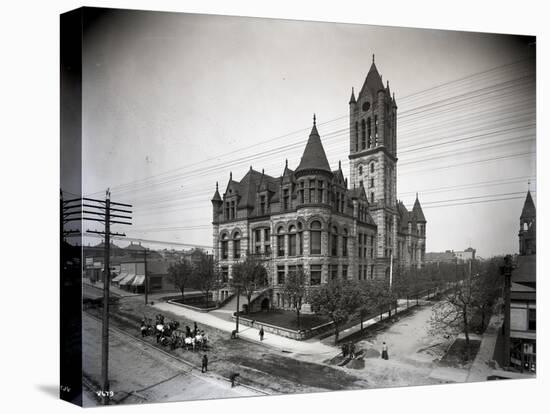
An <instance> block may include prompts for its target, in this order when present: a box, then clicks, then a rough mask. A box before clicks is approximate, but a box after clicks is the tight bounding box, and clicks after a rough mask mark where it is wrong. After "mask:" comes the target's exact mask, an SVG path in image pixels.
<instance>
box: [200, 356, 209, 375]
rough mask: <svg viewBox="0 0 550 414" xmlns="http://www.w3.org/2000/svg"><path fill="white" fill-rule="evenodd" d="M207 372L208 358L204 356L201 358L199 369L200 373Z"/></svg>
mask: <svg viewBox="0 0 550 414" xmlns="http://www.w3.org/2000/svg"><path fill="white" fill-rule="evenodd" d="M207 371H208V357H207V356H206V354H204V355H203V356H202V368H201V372H202V373H205V372H207Z"/></svg>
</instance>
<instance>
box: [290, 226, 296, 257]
mask: <svg viewBox="0 0 550 414" xmlns="http://www.w3.org/2000/svg"><path fill="white" fill-rule="evenodd" d="M288 255H289V256H296V226H290V227H289V228H288Z"/></svg>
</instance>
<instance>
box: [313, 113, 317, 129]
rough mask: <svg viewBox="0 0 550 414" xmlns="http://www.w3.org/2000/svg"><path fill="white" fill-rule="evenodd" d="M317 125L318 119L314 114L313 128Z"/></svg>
mask: <svg viewBox="0 0 550 414" xmlns="http://www.w3.org/2000/svg"><path fill="white" fill-rule="evenodd" d="M315 125H317V118H316V117H315V113H314V114H313V126H315Z"/></svg>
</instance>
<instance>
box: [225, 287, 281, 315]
mask: <svg viewBox="0 0 550 414" xmlns="http://www.w3.org/2000/svg"><path fill="white" fill-rule="evenodd" d="M265 297H268V298H269V299H270V300H271V288H270V287H269V288H265V289H262V290H258V291H255V292H254V293H253V294H252V297H251V298H250V306H252V308H253V309H254V310H256V308H258V309H257V310H259V309H260V304H259V303H257V302H258V301H261V300H263V299H264V298H265ZM245 305H246V306H248V299H247V298H246V296H245V295H240V298H239V308H240V309H239V310H241V311H243V310H244V308H243V307H244V306H245ZM217 310H218V311H230V312H231V313H233V312H235V311H236V310H237V295H236V294H235V293H234V294H233V295H231V296H230V297H229V299H228V300H227V301H226V302H225V303H224V304H223V305H222V306H221V307H220V308H218V309H217Z"/></svg>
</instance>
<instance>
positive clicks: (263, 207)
mask: <svg viewBox="0 0 550 414" xmlns="http://www.w3.org/2000/svg"><path fill="white" fill-rule="evenodd" d="M265 200H266V196H265V195H262V196H260V214H261V215H264V214H266V212H267V210H266V203H265Z"/></svg>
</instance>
